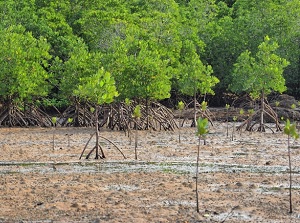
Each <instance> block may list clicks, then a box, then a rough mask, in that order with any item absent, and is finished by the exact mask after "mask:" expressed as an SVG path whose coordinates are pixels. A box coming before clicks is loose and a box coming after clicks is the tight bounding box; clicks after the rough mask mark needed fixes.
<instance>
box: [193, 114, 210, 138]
mask: <svg viewBox="0 0 300 223" xmlns="http://www.w3.org/2000/svg"><path fill="white" fill-rule="evenodd" d="M207 133H208V119H207V118H200V117H199V118H198V120H197V132H196V135H197V136H205V135H206V134H207Z"/></svg>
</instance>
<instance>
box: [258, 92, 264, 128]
mask: <svg viewBox="0 0 300 223" xmlns="http://www.w3.org/2000/svg"><path fill="white" fill-rule="evenodd" d="M264 112H265V92H264V90H263V91H262V92H261V111H260V126H259V131H260V132H264V131H265V130H264V129H265V128H264Z"/></svg>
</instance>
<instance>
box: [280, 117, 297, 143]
mask: <svg viewBox="0 0 300 223" xmlns="http://www.w3.org/2000/svg"><path fill="white" fill-rule="evenodd" d="M283 132H284V134H286V135H289V136H291V137H293V138H295V139H298V138H299V134H298V133H297V128H296V123H293V124H291V122H290V120H289V119H287V120H286V123H285V126H284V129H283Z"/></svg>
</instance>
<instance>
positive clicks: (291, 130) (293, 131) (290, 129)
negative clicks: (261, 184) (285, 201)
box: [283, 119, 299, 213]
mask: <svg viewBox="0 0 300 223" xmlns="http://www.w3.org/2000/svg"><path fill="white" fill-rule="evenodd" d="M283 132H284V134H286V135H287V136H288V159H289V180H290V187H289V198H290V213H293V206H292V163H291V148H290V138H291V137H292V138H294V139H298V138H299V134H298V133H297V128H296V124H295V123H293V124H291V122H290V120H289V119H287V120H286V123H285V126H284V130H283Z"/></svg>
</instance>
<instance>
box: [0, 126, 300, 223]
mask: <svg viewBox="0 0 300 223" xmlns="http://www.w3.org/2000/svg"><path fill="white" fill-rule="evenodd" d="M231 129H232V127H231V126H230V132H229V133H230V134H229V135H231V131H232V130H231ZM180 132H181V143H179V142H178V133H179V131H178V130H177V131H175V132H164V131H161V132H153V131H141V132H139V133H138V136H139V140H138V149H137V151H138V160H135V159H134V142H133V137H132V143H130V138H129V137H128V136H125V134H124V133H123V132H116V131H114V132H112V131H108V130H105V131H104V130H103V131H102V132H101V135H102V136H103V137H106V138H108V139H110V140H112V141H113V142H114V143H115V144H116V145H117V146H118V147H119V148H120V149H121V151H122V152H123V153H124V155H125V156H126V159H124V158H123V156H122V154H121V153H120V152H119V151H118V150H117V149H116V148H115V147H114V146H113V145H112V144H110V143H108V142H107V141H105V140H101V145H102V146H103V149H104V152H105V155H106V159H102V160H95V159H93V157H94V154H93V156H92V157H91V158H90V159H88V160H86V159H81V160H79V156H80V154H81V152H82V149H83V148H84V146H85V144H86V142H87V140H88V139H89V137H90V135H91V133H93V129H90V128H57V129H53V128H27V129H21V128H1V129H0V151H1V153H0V182H1V183H0V222H95V223H96V222H141V223H142V222H300V206H299V203H300V175H299V171H300V150H299V147H300V144H299V141H296V142H294V141H292V146H293V147H292V165H293V198H292V203H293V213H292V214H289V193H288V187H289V175H288V157H287V144H286V143H287V137H286V136H285V135H283V133H279V132H278V133H274V134H273V133H271V132H267V133H256V132H255V133H249V132H242V134H240V133H236V134H235V137H234V140H233V141H232V140H231V137H230V136H228V137H227V134H226V124H225V123H220V122H215V123H214V126H210V133H209V135H208V136H207V144H206V145H203V144H201V148H200V150H201V152H200V167H199V181H198V182H199V201H200V213H197V212H196V200H195V171H196V155H197V143H198V139H197V137H196V136H195V129H193V128H190V127H188V126H185V127H184V128H182V129H181V130H180ZM53 133H54V148H53ZM90 143H91V144H90V146H89V147H88V149H87V150H88V151H89V150H90V149H91V148H92V145H94V139H92V140H91V142H90ZM85 154H86V152H85Z"/></svg>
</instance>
